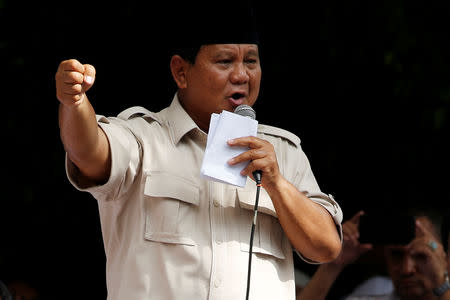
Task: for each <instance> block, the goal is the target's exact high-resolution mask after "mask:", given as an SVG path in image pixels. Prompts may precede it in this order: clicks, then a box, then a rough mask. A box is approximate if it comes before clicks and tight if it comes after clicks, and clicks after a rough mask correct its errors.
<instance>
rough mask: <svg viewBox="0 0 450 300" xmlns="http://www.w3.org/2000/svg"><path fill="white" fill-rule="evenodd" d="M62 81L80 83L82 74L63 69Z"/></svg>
mask: <svg viewBox="0 0 450 300" xmlns="http://www.w3.org/2000/svg"><path fill="white" fill-rule="evenodd" d="M63 76H64V77H63V82H64V83H75V84H82V83H83V74H82V73H80V72H76V71H64V75H63Z"/></svg>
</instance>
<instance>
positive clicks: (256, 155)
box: [228, 149, 266, 165]
mask: <svg viewBox="0 0 450 300" xmlns="http://www.w3.org/2000/svg"><path fill="white" fill-rule="evenodd" d="M265 156H266V152H265V151H262V150H259V149H253V150H248V151H245V152H243V153H241V154H239V155H238V156H235V157H233V158H231V159H230V160H229V161H228V163H229V164H230V165H235V164H238V163H241V162H244V161H254V160H258V159H261V158H264V157H265Z"/></svg>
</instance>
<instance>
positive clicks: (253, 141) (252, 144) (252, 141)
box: [227, 136, 264, 149]
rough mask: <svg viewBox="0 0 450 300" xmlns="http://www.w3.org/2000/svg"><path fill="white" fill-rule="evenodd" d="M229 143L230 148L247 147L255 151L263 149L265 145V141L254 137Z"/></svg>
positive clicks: (236, 139) (241, 138)
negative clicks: (259, 148) (255, 149)
mask: <svg viewBox="0 0 450 300" xmlns="http://www.w3.org/2000/svg"><path fill="white" fill-rule="evenodd" d="M227 143H228V145H230V146H244V147H245V146H246V147H249V148H251V149H253V148H258V147H261V146H262V145H263V144H264V140H261V139H259V138H257V137H254V136H247V137H240V138H235V139H231V140H228V141H227Z"/></svg>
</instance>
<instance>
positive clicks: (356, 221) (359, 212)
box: [350, 210, 365, 225]
mask: <svg viewBox="0 0 450 300" xmlns="http://www.w3.org/2000/svg"><path fill="white" fill-rule="evenodd" d="M364 214H365V213H364V211H363V210H360V211H358V212H357V213H356V214H355V215H354V216H353V217H352V218H351V219H350V220H351V222H352V223H354V224H356V225H359V219H360V218H361V216H363V215H364Z"/></svg>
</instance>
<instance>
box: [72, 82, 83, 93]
mask: <svg viewBox="0 0 450 300" xmlns="http://www.w3.org/2000/svg"><path fill="white" fill-rule="evenodd" d="M81 91H82V87H81V84H74V85H71V86H70V92H72V93H76V94H79V93H81Z"/></svg>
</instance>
